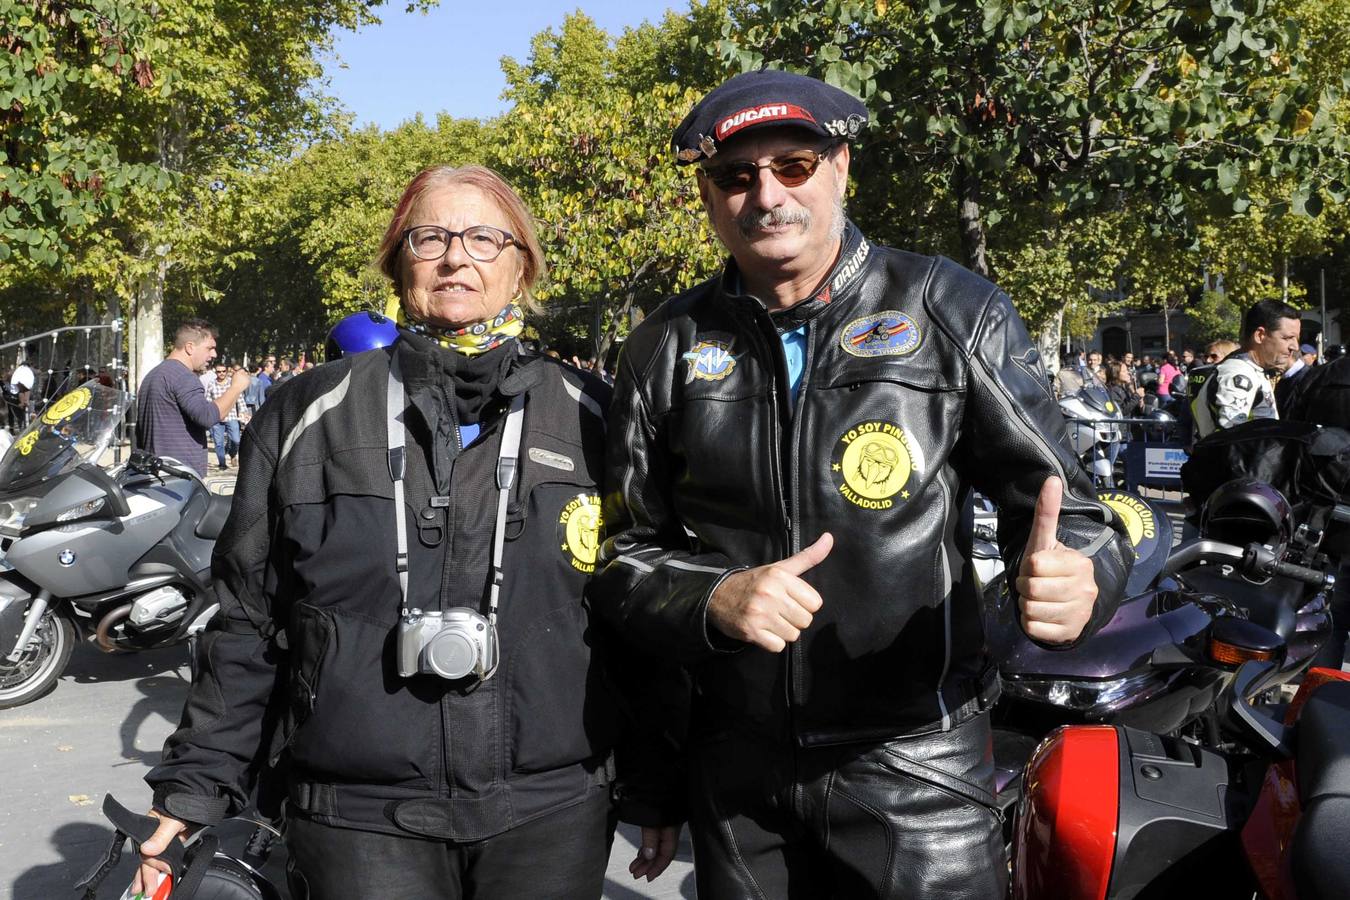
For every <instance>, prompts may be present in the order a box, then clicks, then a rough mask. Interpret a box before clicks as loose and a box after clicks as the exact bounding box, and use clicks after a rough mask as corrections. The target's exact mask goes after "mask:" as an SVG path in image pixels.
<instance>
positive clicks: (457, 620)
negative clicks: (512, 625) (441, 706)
mask: <svg viewBox="0 0 1350 900" xmlns="http://www.w3.org/2000/svg"><path fill="white" fill-rule="evenodd" d="M499 652H500V648H499V646H498V643H497V626H496V625H494V624H493V623H492V622H490V621H488V620H487V619H486V618H484V617H483V616H482V615H480V614H479V613H478V612H476V611H475V610H472V609H468V608H466V607H463V606H457V607H454V608H453V609H445V610H434V609H433V610H428V611H426V612H423V611H422V610H420V609H414V610H412V611H410V612H408V613H407V614H406V615H405V616H404V617H403V618H402V619H400V620H399V623H398V674H399V675H401V676H403V677H404V678H408V677H409V676H412V675H439V676H441V677H442V678H446V679H449V680H451V681H456V680H458V679H460V678H467V677H468V676H470V675H473V676H476V677H477V678H478V679H479V680H480V681H481V680H486V679H488V678H491V677H492V673H493V672H495V671H496V670H497V661H498V654H499Z"/></svg>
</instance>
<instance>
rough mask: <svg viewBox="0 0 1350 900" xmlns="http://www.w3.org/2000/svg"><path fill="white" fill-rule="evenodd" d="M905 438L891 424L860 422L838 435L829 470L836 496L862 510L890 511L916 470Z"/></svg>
mask: <svg viewBox="0 0 1350 900" xmlns="http://www.w3.org/2000/svg"><path fill="white" fill-rule="evenodd" d="M914 456H915V454H914V453H913V452H911V447H910V443H909V437H908V436H907V435H906V434H905V432H904V429H902V428H901V427H900V426H899V425H896V424H895V423H894V422H885V421H872V422H861V423H859V424H857V425H855V426H854V427H852V428H850V429H849V430H848V431H846V432H844V434H842V435H840V437H839V443H838V444H837V445H836V448H835V453H834V459H833V461H832V462H831V465H830V469H831V472H832V474H833V475H834V481H835V487H836V488H837V489H838V491H839V493H840V494H842V495H843V496H844V499H846V500H848V501H849V502H850V503H852V504H854V505H855V506H861V507H862V508H863V509H890V508H891V507H892V506H894V505H895V500H894V499H893V498H894V497H895V496H896V495H897V494H898V495H899V496H900V499H901V500H908V499H909V492H908V491H906V490H904V487H905V484H906V483H908V481H909V476H910V473H911V472H912V471H914V469H915V468H916V464H915V461H914Z"/></svg>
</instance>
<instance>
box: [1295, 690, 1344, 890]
mask: <svg viewBox="0 0 1350 900" xmlns="http://www.w3.org/2000/svg"><path fill="white" fill-rule="evenodd" d="M1296 770H1297V778H1298V794H1299V800H1300V801H1301V803H1302V806H1303V815H1302V816H1301V817H1300V819H1299V823H1298V828H1297V829H1296V830H1295V832H1294V839H1293V844H1292V847H1291V849H1290V853H1291V856H1290V862H1291V868H1292V870H1293V876H1294V883H1295V886H1296V887H1297V888H1298V896H1299V898H1300V900H1308V898H1311V900H1322V898H1330V897H1344V896H1345V886H1346V885H1350V854H1347V853H1346V852H1345V848H1346V847H1350V682H1347V681H1333V682H1330V683H1328V684H1325V685H1323V686H1322V687H1320V688H1318V689H1317V690H1316V691H1314V692H1313V694H1312V696H1311V697H1309V698H1308V702H1307V703H1306V704H1304V706H1303V711H1302V713H1301V714H1300V715H1299V719H1298V753H1297V757H1296Z"/></svg>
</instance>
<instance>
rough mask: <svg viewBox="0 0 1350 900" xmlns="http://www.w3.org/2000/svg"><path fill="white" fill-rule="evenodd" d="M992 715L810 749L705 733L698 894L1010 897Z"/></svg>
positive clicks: (789, 898)
mask: <svg viewBox="0 0 1350 900" xmlns="http://www.w3.org/2000/svg"><path fill="white" fill-rule="evenodd" d="M993 774H994V768H993V743H992V739H991V735H990V729H989V716H988V714H987V713H986V714H981V715H979V716H977V717H975V718H974V719H971V720H969V721H967V722H966V723H964V724H963V725H961V726H960V727H958V728H956V729H953V730H952V731H949V732H946V733H939V734H930V735H924V736H922V737H915V738H907V739H904V740H896V741H891V742H887V743H884V744H866V745H849V746H836V747H824V748H818V749H808V750H803V749H800V748H797V747H793V746H786V745H783V744H772V743H768V742H765V741H762V740H760V739H757V738H752V737H748V736H746V735H745V734H743V733H740V732H736V733H734V734H730V733H721V734H716V735H714V736H712V737H710V738H708V739H705V740H702V741H700V742H699V743H697V744H696V745H695V747H694V750H693V758H692V773H691V776H692V780H693V784H692V786H693V790H692V794H693V797H692V800H691V803H692V808H691V809H692V812H691V826H692V830H693V834H694V872H695V876H696V878H697V880H698V895H699V898H700V900H731V898H756V900H796V898H802V900H806V898H810V900H819V898H827V897H837V898H841V900H842V898H849V900H853V898H867V897H878V898H881V897H894V898H905V900H936V898H943V900H946V898H958V897H959V898H980V900H1001V898H1002V897H1003V896H1004V892H1005V889H1006V885H1007V877H1008V873H1007V863H1006V859H1005V856H1004V851H1003V837H1002V832H1001V828H1000V820H999V818H998V815H997V814H996V813H995V812H994V809H993V799H994V798H993V795H992V791H993Z"/></svg>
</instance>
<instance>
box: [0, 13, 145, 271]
mask: <svg viewBox="0 0 1350 900" xmlns="http://www.w3.org/2000/svg"><path fill="white" fill-rule="evenodd" d="M151 28H152V20H151V16H150V15H149V13H148V12H147V11H146V10H145V9H143V8H140V7H138V6H135V5H132V4H127V3H120V2H116V0H84V2H78V0H77V2H59V0H58V2H46V3H34V2H31V0H0V47H3V48H4V49H5V50H6V51H8V52H6V53H4V54H3V55H2V56H0V263H3V262H4V261H6V260H9V259H10V258H11V256H12V255H13V254H15V253H16V252H17V253H18V254H20V255H21V257H22V259H17V260H15V261H14V263H13V264H12V267H11V271H12V272H14V273H29V274H31V271H32V270H31V266H32V265H33V264H36V265H37V266H49V267H50V266H55V265H57V264H58V262H59V260H60V258H61V254H62V252H63V251H65V250H66V249H67V244H66V242H65V240H64V239H63V235H64V234H66V233H69V232H71V231H72V230H78V229H80V228H82V227H83V226H85V225H88V224H89V223H90V222H92V221H94V220H96V219H98V218H100V217H103V216H106V215H109V214H111V213H113V212H114V211H116V209H117V207H118V204H119V201H120V200H121V198H122V196H123V194H124V192H125V191H126V190H127V189H128V188H129V187H130V186H133V185H143V186H154V185H156V184H159V185H161V186H162V185H163V181H162V178H161V177H160V175H159V173H158V172H157V171H156V170H155V169H154V168H153V167H151V166H147V165H144V164H143V163H139V162H134V161H130V160H129V159H128V158H127V157H126V156H124V155H123V154H122V153H121V152H120V148H119V147H118V146H117V143H116V142H115V140H113V139H112V136H111V135H109V134H108V133H107V132H106V130H105V129H104V128H103V127H102V124H103V116H102V110H104V109H106V108H108V107H110V106H113V105H116V104H118V103H119V102H120V101H121V99H122V98H124V97H128V96H133V95H138V94H147V93H151V92H154V91H156V90H162V89H163V84H162V83H157V80H156V76H155V69H154V66H153V65H152V63H151V61H150V53H151V51H152V50H153V41H152V40H151V39H150V37H149V33H150V31H151ZM161 82H162V79H161Z"/></svg>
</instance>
